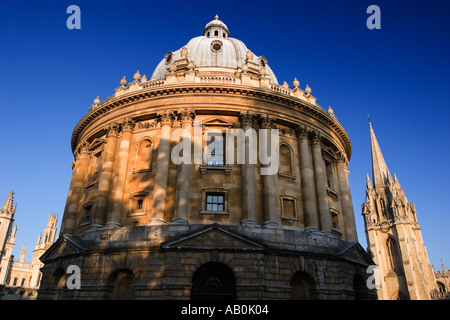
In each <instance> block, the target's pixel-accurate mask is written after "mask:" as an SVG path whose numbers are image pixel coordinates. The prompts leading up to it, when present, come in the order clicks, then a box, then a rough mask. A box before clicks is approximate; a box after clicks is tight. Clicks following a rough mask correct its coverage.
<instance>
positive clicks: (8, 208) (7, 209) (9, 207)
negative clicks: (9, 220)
mask: <svg viewBox="0 0 450 320" xmlns="http://www.w3.org/2000/svg"><path fill="white" fill-rule="evenodd" d="M13 202H14V191H11V192H10V193H9V196H8V198H6V201H5V204H4V205H3V208H2V210H1V212H2V213H3V214H5V215H9V216H13V215H14V212H15V211H16V204H15V203H13Z"/></svg>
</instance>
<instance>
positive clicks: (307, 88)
mask: <svg viewBox="0 0 450 320" xmlns="http://www.w3.org/2000/svg"><path fill="white" fill-rule="evenodd" d="M305 94H306V95H307V96H309V95H310V94H311V88H310V87H309V86H308V85H306V88H305Z"/></svg>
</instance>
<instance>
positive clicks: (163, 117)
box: [158, 111, 174, 126]
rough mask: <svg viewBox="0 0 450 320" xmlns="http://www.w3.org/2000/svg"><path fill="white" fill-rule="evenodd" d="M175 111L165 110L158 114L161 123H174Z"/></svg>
mask: <svg viewBox="0 0 450 320" xmlns="http://www.w3.org/2000/svg"><path fill="white" fill-rule="evenodd" d="M173 118H174V117H173V113H172V111H163V112H160V113H159V114H158V122H160V123H161V125H162V126H163V125H170V126H171V125H172V124H173Z"/></svg>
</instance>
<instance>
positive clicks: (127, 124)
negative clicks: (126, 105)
mask: <svg viewBox="0 0 450 320" xmlns="http://www.w3.org/2000/svg"><path fill="white" fill-rule="evenodd" d="M135 124H136V121H134V120H133V118H131V117H126V118H125V119H123V121H122V131H131V132H133V129H134V126H135Z"/></svg>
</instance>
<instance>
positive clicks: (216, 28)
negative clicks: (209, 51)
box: [203, 15, 230, 38]
mask: <svg viewBox="0 0 450 320" xmlns="http://www.w3.org/2000/svg"><path fill="white" fill-rule="evenodd" d="M203 36H205V37H208V38H228V37H229V36H230V31H229V30H228V27H227V25H226V24H225V23H223V22H222V21H220V20H219V16H218V15H216V17H215V18H214V20H212V21H211V22H209V23H208V24H207V25H206V26H205V29H204V30H203Z"/></svg>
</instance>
